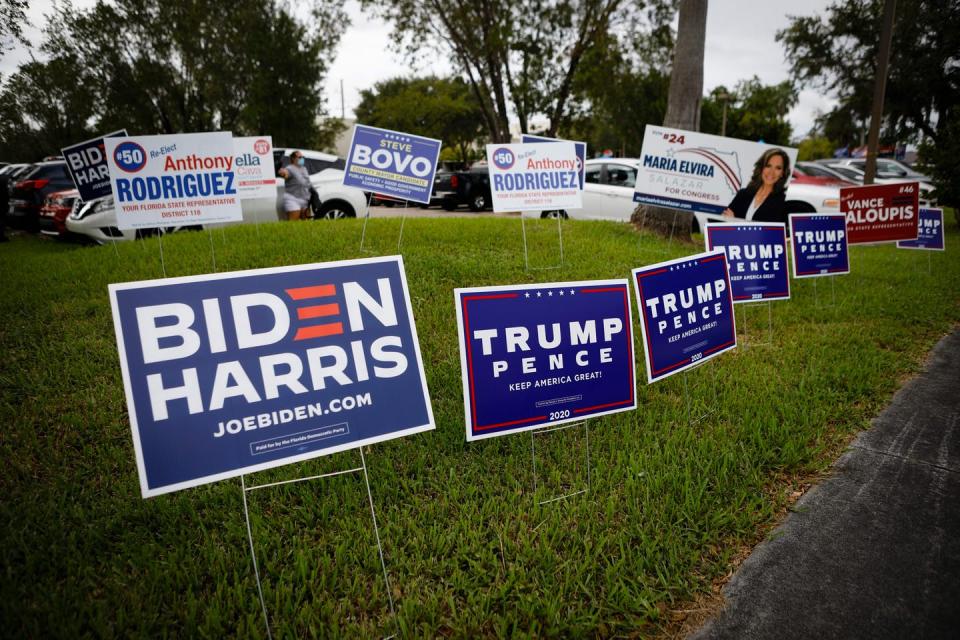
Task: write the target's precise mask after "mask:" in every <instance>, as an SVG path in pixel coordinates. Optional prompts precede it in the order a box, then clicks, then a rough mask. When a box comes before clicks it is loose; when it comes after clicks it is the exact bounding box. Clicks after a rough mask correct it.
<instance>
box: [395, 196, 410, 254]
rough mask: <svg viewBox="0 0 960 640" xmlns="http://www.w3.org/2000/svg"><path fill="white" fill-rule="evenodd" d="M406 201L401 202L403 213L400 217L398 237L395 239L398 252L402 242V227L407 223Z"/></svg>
mask: <svg viewBox="0 0 960 640" xmlns="http://www.w3.org/2000/svg"><path fill="white" fill-rule="evenodd" d="M407 204H408V203H407V201H406V200H404V201H403V213H402V214H401V215H400V237H398V238H397V251H400V243H401V242H403V225H404V223H406V221H407Z"/></svg>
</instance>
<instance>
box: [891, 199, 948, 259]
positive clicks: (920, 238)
mask: <svg viewBox="0 0 960 640" xmlns="http://www.w3.org/2000/svg"><path fill="white" fill-rule="evenodd" d="M918 224H919V227H918V229H917V234H918V235H917V239H916V240H901V241H900V242H898V243H897V248H898V249H926V250H928V251H943V250H944V243H943V209H920V220H919V223H918Z"/></svg>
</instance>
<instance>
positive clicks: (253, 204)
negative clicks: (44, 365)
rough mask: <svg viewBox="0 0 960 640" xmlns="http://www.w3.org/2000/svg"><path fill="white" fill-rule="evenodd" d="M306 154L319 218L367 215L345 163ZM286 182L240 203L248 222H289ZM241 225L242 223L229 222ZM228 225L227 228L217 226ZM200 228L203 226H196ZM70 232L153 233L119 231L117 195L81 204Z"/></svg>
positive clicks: (280, 159) (278, 153)
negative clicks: (268, 195)
mask: <svg viewBox="0 0 960 640" xmlns="http://www.w3.org/2000/svg"><path fill="white" fill-rule="evenodd" d="M292 151H294V149H274V164H275V166H277V167H280V166H283V165H286V164H288V163H289V161H290V153H291V152H292ZM300 152H301V153H302V154H303V157H304V161H305V165H306V168H307V171H309V172H310V183H311V184H312V185H313V188H314V189H316V191H317V195H318V196H319V198H320V206H319V208H317V209H316V210H315V212H314V215H315V217H317V218H352V217H355V216H358V215H359V216H364V215H366V214H367V197H366V195H365V194H364V192H363V191H362V190H360V189H357V188H355V187H347V186H344V185H343V184H342V181H343V170H342V169H343V166H344V163H343V160H341V159H340V158H338V157H336V156H333V155H330V154H328V153H321V152H319V151H309V150H300ZM283 182H284V181H283V179H282V178H277V179H276V184H277V190H276V195H275V196H274V197H272V198H249V199H245V200H241V201H240V206H241V208H242V210H243V222H244V223H258V222H276V221H278V220H285V219H286V218H285V216H282V215H281V214H282V209H283ZM226 224H239V223H226ZM214 226H226V225H221V224H218V225H214ZM195 228H199V227H195ZM178 229H180V227H168V228H165V229H164V231H165V232H170V231H176V230H178ZM67 230H68V231H70V232H71V233H74V234H78V235H82V236H86V237H87V238H89V239H91V240H93V241H94V242H97V243H98V244H104V243H107V242H112V241H118V240H120V241H123V240H133V239H135V238H136V237H138V236H142V235H145V234H147V233H155V231H153V230H141V231H140V232H139V233H138V232H137V231H136V230H133V229H124V230H120V229H118V228H117V214H116V211H115V210H114V201H113V196H107V197H105V198H100V199H97V200H92V201H90V202H86V203H80V202H79V201H78V204H77V206H75V207H74V209H73V211H72V212H71V213H70V215H69V216H67Z"/></svg>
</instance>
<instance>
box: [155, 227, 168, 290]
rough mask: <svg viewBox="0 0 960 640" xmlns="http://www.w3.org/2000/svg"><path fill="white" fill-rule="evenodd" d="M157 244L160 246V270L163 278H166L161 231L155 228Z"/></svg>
mask: <svg viewBox="0 0 960 640" xmlns="http://www.w3.org/2000/svg"><path fill="white" fill-rule="evenodd" d="M157 243H158V244H159V245H160V270H161V271H162V272H163V277H164V278H166V277H167V265H166V263H165V262H164V261H163V229H161V228H159V227H158V228H157Z"/></svg>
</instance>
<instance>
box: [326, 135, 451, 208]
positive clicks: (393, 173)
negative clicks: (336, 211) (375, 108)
mask: <svg viewBox="0 0 960 640" xmlns="http://www.w3.org/2000/svg"><path fill="white" fill-rule="evenodd" d="M440 144H441V143H440V141H439V140H434V139H433V138H424V137H422V136H415V135H412V134H409V133H403V132H400V131H391V130H389V129H378V128H376V127H368V126H366V125H362V124H358V125H356V126H355V127H354V128H353V140H352V142H351V143H350V154H349V156H348V157H347V166H346V167H345V169H344V171H343V184H345V185H347V186H350V187H357V188H358V189H363V190H364V191H370V192H372V193H377V194H380V195H385V196H393V197H396V198H401V199H403V200H413V201H414V202H422V203H423V204H430V194H431V192H432V191H433V178H434V175H436V173H437V159H438V158H439V157H440Z"/></svg>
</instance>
